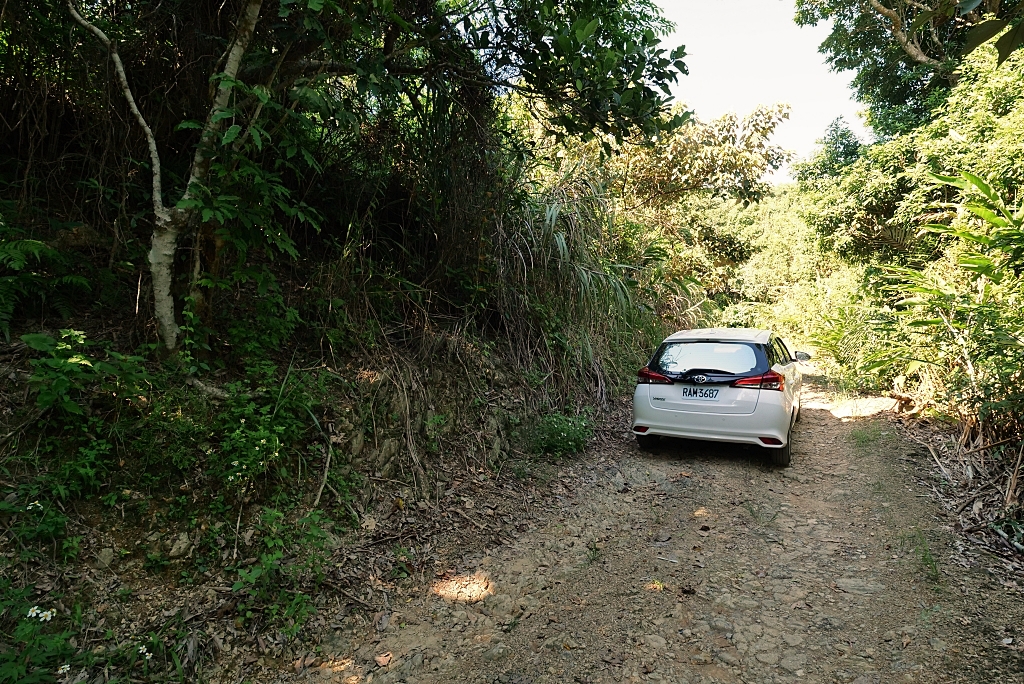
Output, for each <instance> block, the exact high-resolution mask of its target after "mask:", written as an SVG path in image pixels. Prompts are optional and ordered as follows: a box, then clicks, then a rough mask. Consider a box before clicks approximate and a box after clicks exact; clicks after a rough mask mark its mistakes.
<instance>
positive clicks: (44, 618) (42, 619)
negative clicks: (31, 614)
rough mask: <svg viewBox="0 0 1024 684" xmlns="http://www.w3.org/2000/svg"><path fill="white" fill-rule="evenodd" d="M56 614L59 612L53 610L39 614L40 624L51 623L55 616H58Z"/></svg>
mask: <svg viewBox="0 0 1024 684" xmlns="http://www.w3.org/2000/svg"><path fill="white" fill-rule="evenodd" d="M56 614H57V611H55V610H54V609H53V608H51V609H50V610H44V611H43V612H42V613H40V614H39V621H40V622H49V621H50V620H52V619H53V616H54V615H56Z"/></svg>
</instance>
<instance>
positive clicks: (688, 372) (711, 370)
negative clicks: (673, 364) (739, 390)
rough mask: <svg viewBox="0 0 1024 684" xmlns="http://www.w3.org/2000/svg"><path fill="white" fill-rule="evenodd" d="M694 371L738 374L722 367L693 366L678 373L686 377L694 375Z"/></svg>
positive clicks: (713, 373) (714, 373)
mask: <svg viewBox="0 0 1024 684" xmlns="http://www.w3.org/2000/svg"><path fill="white" fill-rule="evenodd" d="M694 373H710V374H712V375H736V374H735V373H733V372H732V371H727V370H721V369H720V368H691V369H690V370H688V371H683V372H682V373H676V375H678V376H679V377H685V376H687V375H693V374H694Z"/></svg>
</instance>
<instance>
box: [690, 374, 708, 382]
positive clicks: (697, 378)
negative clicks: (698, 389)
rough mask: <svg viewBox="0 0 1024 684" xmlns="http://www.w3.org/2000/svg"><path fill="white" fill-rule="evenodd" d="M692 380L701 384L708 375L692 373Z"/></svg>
mask: <svg viewBox="0 0 1024 684" xmlns="http://www.w3.org/2000/svg"><path fill="white" fill-rule="evenodd" d="M693 381H694V382H696V383H699V384H703V383H705V382H707V381H708V376H706V375H694V376H693Z"/></svg>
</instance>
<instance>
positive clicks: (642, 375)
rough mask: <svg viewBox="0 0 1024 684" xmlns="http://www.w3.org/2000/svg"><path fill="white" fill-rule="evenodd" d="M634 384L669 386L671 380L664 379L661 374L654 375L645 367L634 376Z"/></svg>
mask: <svg viewBox="0 0 1024 684" xmlns="http://www.w3.org/2000/svg"><path fill="white" fill-rule="evenodd" d="M636 382H637V384H638V385H671V384H672V380H671V379H669V378H666V377H665V376H664V375H662V374H661V373H655V372H654V371H652V370H651V369H650V368H648V367H647V366H644V367H643V368H641V369H640V372H639V373H637V374H636Z"/></svg>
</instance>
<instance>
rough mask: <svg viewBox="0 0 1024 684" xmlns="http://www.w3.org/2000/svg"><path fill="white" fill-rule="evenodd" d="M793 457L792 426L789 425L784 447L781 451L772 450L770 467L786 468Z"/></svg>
mask: <svg viewBox="0 0 1024 684" xmlns="http://www.w3.org/2000/svg"><path fill="white" fill-rule="evenodd" d="M792 457H793V425H792V423H790V426H789V434H787V435H786V446H784V447H782V448H781V449H772V465H777V466H779V467H781V468H788V467H789V462H790V460H792Z"/></svg>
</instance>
